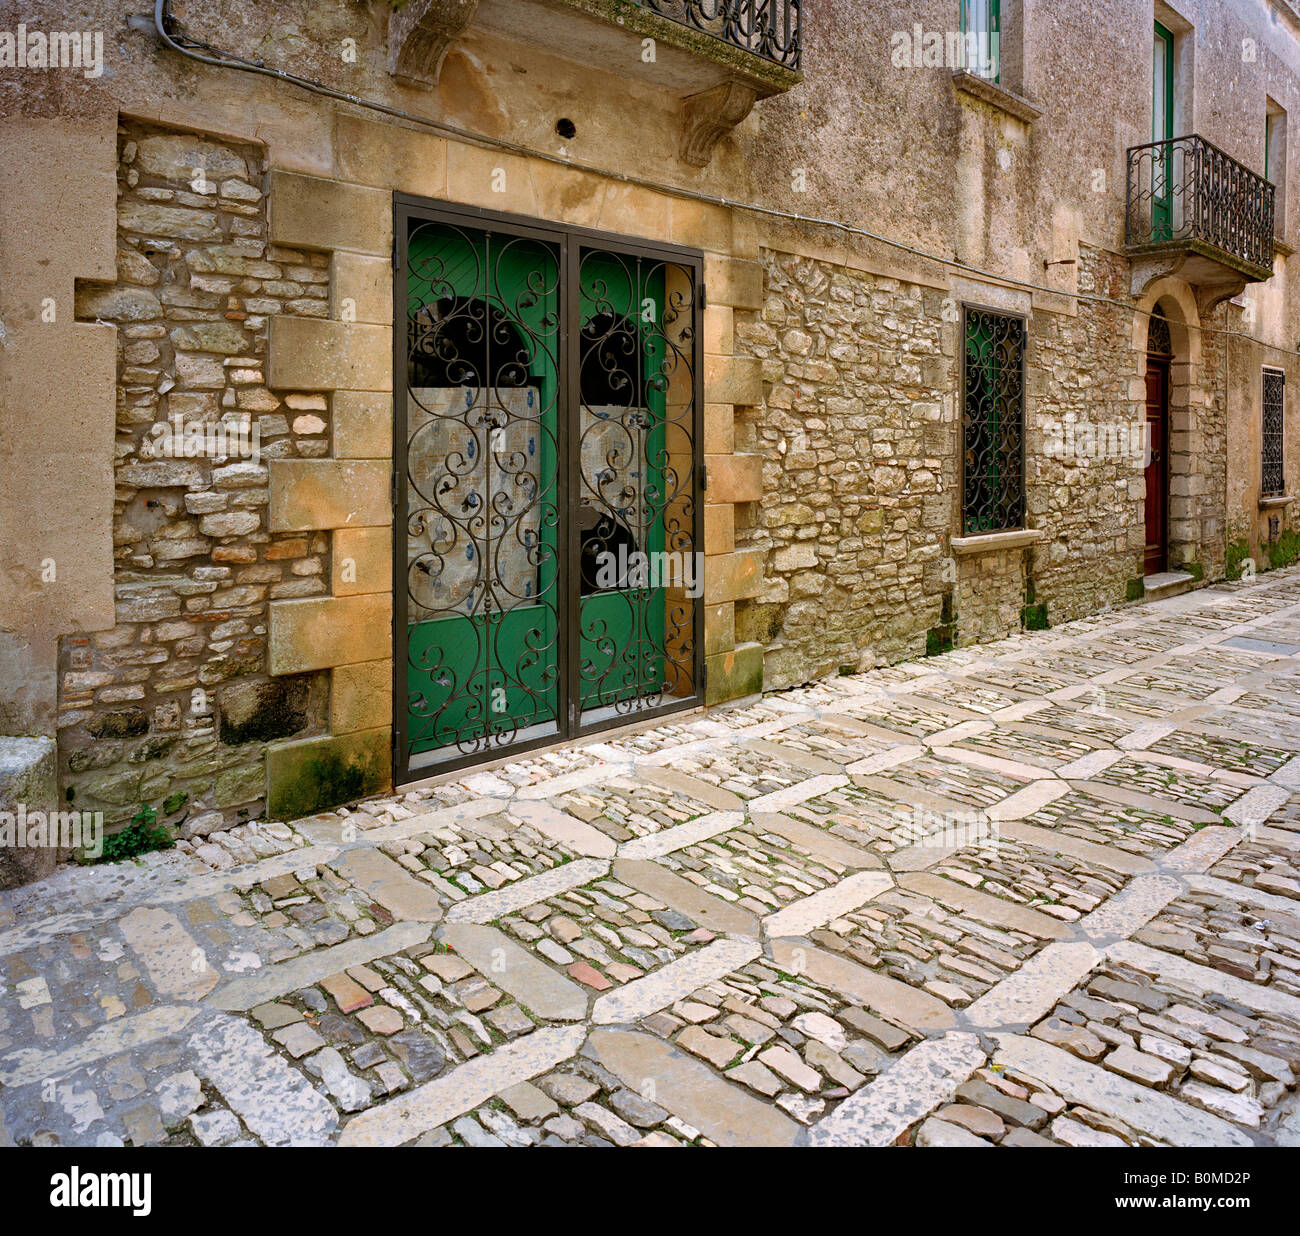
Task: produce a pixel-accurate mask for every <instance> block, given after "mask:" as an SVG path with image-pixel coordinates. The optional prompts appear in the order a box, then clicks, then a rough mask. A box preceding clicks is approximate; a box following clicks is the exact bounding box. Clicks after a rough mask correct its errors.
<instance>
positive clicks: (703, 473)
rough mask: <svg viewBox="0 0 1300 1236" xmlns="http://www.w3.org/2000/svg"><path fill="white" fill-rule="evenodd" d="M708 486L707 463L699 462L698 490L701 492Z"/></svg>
mask: <svg viewBox="0 0 1300 1236" xmlns="http://www.w3.org/2000/svg"><path fill="white" fill-rule="evenodd" d="M708 487H709V465H708V464H704V463H702V464H700V492H701V493H703V492H704V491H705V490H706V489H708Z"/></svg>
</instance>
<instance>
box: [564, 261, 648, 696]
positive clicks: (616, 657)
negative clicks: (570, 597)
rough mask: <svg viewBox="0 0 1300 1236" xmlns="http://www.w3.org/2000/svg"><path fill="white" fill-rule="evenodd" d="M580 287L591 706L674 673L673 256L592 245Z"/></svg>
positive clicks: (581, 490) (581, 530)
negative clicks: (669, 273)
mask: <svg viewBox="0 0 1300 1236" xmlns="http://www.w3.org/2000/svg"><path fill="white" fill-rule="evenodd" d="M579 288H580V291H579V298H580V299H579V323H580V325H579V340H580V342H579V354H580V358H581V360H580V365H579V372H580V375H581V377H580V390H581V398H580V401H579V403H580V416H579V426H578V468H577V474H578V493H577V502H578V516H577V525H578V526H577V528H576V532H577V535H578V536H579V538H580V561H581V563H582V571H581V590H580V597H581V599H580V601H579V618H578V633H579V640H580V646H579V655H578V664H579V683H580V702H581V707H582V709H583V712H584V713H591V712H593V711H596V712H599V711H600V710H612V711H617V709H618V708H619V706H620V705H626V704H627V703H629V702H631V701H635V700H636V699H638V698H639V697H641V696H643V695H644V694H646V693H647V692H652V691H655V690H657V689H659V688H660V687H661V686H662V683H663V677H664V635H665V604H666V590H665V587H664V582H665V581H664V579H663V575H664V570H663V566H664V562H663V549H664V519H663V507H664V500H665V494H664V468H663V464H664V460H665V455H666V451H665V393H666V385H667V380H666V377H665V375H664V373H663V362H664V354H665V341H664V338H663V336H662V334H660V333H659V331H658V329H657V327H658V323H659V319H660V315H661V314H662V312H663V303H664V272H663V264H662V263H659V262H650V261H648V260H645V259H639V258H635V257H629V256H624V255H618V254H613V253H606V252H602V251H599V250H589V249H584V250H582V253H581V257H580V266H579Z"/></svg>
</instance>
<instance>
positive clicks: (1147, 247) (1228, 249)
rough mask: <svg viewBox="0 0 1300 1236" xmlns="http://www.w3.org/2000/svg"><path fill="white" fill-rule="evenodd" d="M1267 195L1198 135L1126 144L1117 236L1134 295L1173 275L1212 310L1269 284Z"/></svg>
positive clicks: (1255, 178) (1270, 201)
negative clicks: (1124, 200) (1123, 213)
mask: <svg viewBox="0 0 1300 1236" xmlns="http://www.w3.org/2000/svg"><path fill="white" fill-rule="evenodd" d="M1274 194H1275V189H1274V187H1273V185H1272V184H1270V183H1269V181H1267V180H1265V179H1264V178H1263V177H1262V176H1260V175H1258V174H1256V173H1255V172H1252V171H1251V170H1250V169H1249V168H1248V167H1246V166H1244V165H1243V164H1241V163H1238V162H1237V160H1236V159H1234V158H1232V157H1231V156H1230V155H1228V154H1226V153H1224V151H1222V150H1220V149H1219V148H1218V147H1217V146H1215V145H1213V144H1212V143H1211V142H1207V141H1206V140H1205V139H1204V138H1203V137H1198V136H1195V135H1192V136H1189V137H1178V138H1174V139H1173V140H1171V141H1167V142H1148V143H1147V144H1146V145H1144V146H1134V147H1133V148H1132V149H1130V150H1129V152H1128V211H1127V218H1126V222H1125V235H1124V242H1125V248H1126V251H1127V252H1128V254H1129V255H1130V256H1131V257H1132V258H1133V292H1134V294H1135V295H1139V294H1140V293H1141V291H1142V290H1143V289H1144V288H1145V287H1146V286H1147V285H1148V284H1150V283H1151V281H1152V280H1153V279H1156V278H1159V277H1161V276H1163V275H1167V274H1177V275H1179V276H1180V277H1181V278H1183V279H1186V280H1187V281H1188V282H1189V283H1191V284H1192V285H1193V286H1194V287H1195V288H1196V289H1197V294H1198V298H1199V299H1200V300H1201V301H1202V307H1203V308H1212V307H1213V306H1214V305H1215V304H1217V303H1218V302H1219V301H1221V300H1226V299H1228V298H1229V297H1231V296H1236V295H1238V294H1239V293H1240V292H1241V291H1242V289H1243V288H1244V287H1245V286H1246V284H1247V283H1260V282H1263V281H1264V280H1265V279H1268V278H1270V277H1271V276H1272V274H1273V234H1274V218H1273V214H1274Z"/></svg>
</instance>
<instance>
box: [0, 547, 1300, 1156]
mask: <svg viewBox="0 0 1300 1236" xmlns="http://www.w3.org/2000/svg"><path fill="white" fill-rule="evenodd" d="M1298 756H1300V571H1297V570H1291V571H1285V572H1277V573H1274V574H1271V575H1267V576H1264V577H1262V578H1261V579H1260V580H1258V581H1256V582H1254V583H1241V584H1235V585H1223V586H1218V587H1213V588H1209V589H1206V590H1203V591H1199V592H1195V593H1190V594H1186V595H1184V596H1182V597H1178V598H1175V599H1173V600H1169V601H1163V602H1159V603H1155V604H1151V605H1145V606H1137V607H1129V608H1126V609H1123V610H1121V611H1118V612H1114V613H1110V614H1106V615H1102V616H1099V617H1096V618H1090V619H1086V620H1083V621H1079V622H1075V623H1071V624H1069V625H1068V626H1064V627H1060V628H1057V629H1054V630H1050V631H1044V632H1037V633H1027V634H1024V635H1022V636H1020V637H1017V638H1014V639H1011V640H1008V641H1003V642H1001V643H998V644H991V645H983V646H979V647H974V648H970V649H963V650H959V651H956V652H953V653H950V654H948V655H945V656H942V657H938V658H934V659H929V660H925V661H921V662H914V663H909V664H903V665H897V666H894V667H892V668H889V669H883V670H876V671H873V672H870V673H865V674H860V675H856V676H851V677H841V678H837V679H834V680H831V681H827V682H823V683H820V684H817V685H815V686H813V687H809V688H806V689H799V690H792V691H788V692H785V693H782V694H778V695H771V696H768V697H766V698H764V699H763V700H761V701H758V702H753V703H750V704H748V705H745V706H742V707H737V708H734V709H731V710H728V711H720V712H716V713H714V714H711V715H708V716H705V717H698V716H697V717H692V718H689V719H687V720H686V721H684V722H681V723H674V724H667V725H661V726H659V727H657V728H654V729H648V730H643V731H642V732H639V733H635V734H632V735H630V736H621V737H616V738H614V739H612V740H610V741H607V742H596V743H593V744H589V745H587V746H584V747H581V748H574V749H569V750H563V751H557V752H553V753H550V754H544V755H540V756H535V757H528V758H524V759H521V760H519V761H517V762H515V763H511V764H508V765H505V766H504V767H500V768H497V769H495V770H493V771H488V772H478V773H474V774H469V775H466V776H464V777H463V778H462V779H460V780H455V781H451V782H448V783H444V784H442V785H438V786H436V787H434V788H430V789H420V790H418V791H415V792H413V793H407V794H401V795H397V796H395V797H392V798H388V799H384V800H378V801H371V802H367V803H364V804H363V805H362V806H360V807H359V808H357V809H356V810H353V811H339V812H332V813H329V814H327V815H321V816H317V817H313V818H310V819H305V820H299V821H297V822H296V823H294V824H293V825H292V826H285V825H279V824H259V823H254V824H249V825H246V826H243V827H240V828H237V829H235V830H234V831H231V832H227V833H224V834H217V835H213V836H212V837H210V838H209V839H208V840H207V841H205V842H198V843H196V844H195V845H193V846H191V845H190V844H189V843H181V845H180V847H179V848H178V849H176V850H172V851H169V852H164V853H157V854H152V855H149V856H148V857H147V858H146V859H145V860H143V861H142V862H140V863H137V864H133V863H125V864H120V865H117V866H102V867H99V868H95V869H92V870H84V869H83V870H77V871H71V870H69V871H63V872H60V873H59V874H58V875H57V876H55V877H54V878H53V879H51V880H48V881H45V882H43V883H41V884H38V885H33V886H30V887H27V888H23V889H20V890H17V891H15V892H12V893H6V894H4V895H3V897H0V1116H2V1119H0V1143H5V1144H11V1143H16V1144H24V1143H37V1144H42V1143H44V1144H49V1143H58V1144H63V1145H118V1144H121V1143H124V1142H125V1143H129V1144H133V1145H143V1144H157V1143H172V1144H181V1143H189V1144H199V1143H201V1144H204V1145H213V1144H228V1143H264V1144H275V1145H280V1144H313V1145H314V1144H321V1143H338V1144H343V1145H396V1144H401V1143H408V1142H416V1143H418V1144H420V1145H428V1146H439V1145H453V1144H454V1145H465V1146H484V1145H492V1146H495V1145H501V1144H505V1145H509V1146H529V1145H606V1144H614V1145H620V1146H622V1145H664V1146H668V1145H678V1144H680V1145H685V1144H694V1145H753V1144H761V1145H792V1144H794V1145H797V1144H808V1145H889V1144H892V1143H902V1144H908V1145H915V1146H932V1145H971V1146H976V1145H980V1146H983V1145H1000V1146H1021V1145H1042V1144H1046V1143H1051V1144H1056V1145H1066V1146H1080V1145H1083V1146H1118V1145H1123V1144H1131V1145H1159V1144H1171V1145H1178V1146H1225V1145H1250V1144H1274V1143H1276V1144H1285V1145H1297V1144H1300V1102H1298V1101H1297V1098H1296V1093H1295V1089H1294V1086H1295V1072H1296V1070H1297V1069H1298V1068H1300V869H1298V868H1300V857H1298V856H1300V758H1298Z"/></svg>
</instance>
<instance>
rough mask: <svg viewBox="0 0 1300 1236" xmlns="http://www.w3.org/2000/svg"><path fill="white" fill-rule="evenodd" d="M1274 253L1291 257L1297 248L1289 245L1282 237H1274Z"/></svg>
mask: <svg viewBox="0 0 1300 1236" xmlns="http://www.w3.org/2000/svg"><path fill="white" fill-rule="evenodd" d="M1273 252H1274V253H1280V254H1281V255H1282V256H1283V257H1290V256H1291V255H1292V254H1293V253H1294V252H1295V246H1294V245H1289V244H1287V243H1286V241H1285V240H1283V239H1282V237H1280V236H1274V237H1273Z"/></svg>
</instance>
